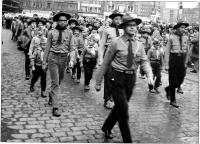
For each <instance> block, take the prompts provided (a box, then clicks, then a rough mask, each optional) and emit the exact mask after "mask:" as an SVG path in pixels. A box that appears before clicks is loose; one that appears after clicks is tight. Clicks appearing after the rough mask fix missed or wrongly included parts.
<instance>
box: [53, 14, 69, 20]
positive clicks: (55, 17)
mask: <svg viewBox="0 0 200 144" xmlns="http://www.w3.org/2000/svg"><path fill="white" fill-rule="evenodd" d="M60 16H65V17H66V18H67V19H70V18H71V15H70V14H67V13H58V14H56V15H55V16H54V17H53V21H58V19H59V17H60Z"/></svg>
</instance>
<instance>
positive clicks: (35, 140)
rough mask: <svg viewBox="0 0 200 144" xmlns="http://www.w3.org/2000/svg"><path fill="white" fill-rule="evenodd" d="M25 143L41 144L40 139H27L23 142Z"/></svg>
mask: <svg viewBox="0 0 200 144" xmlns="http://www.w3.org/2000/svg"><path fill="white" fill-rule="evenodd" d="M25 142H30V143H37V142H41V140H40V139H28V140H25Z"/></svg>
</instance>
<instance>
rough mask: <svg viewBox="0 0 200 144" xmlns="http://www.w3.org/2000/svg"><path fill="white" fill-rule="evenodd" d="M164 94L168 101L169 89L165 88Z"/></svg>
mask: <svg viewBox="0 0 200 144" xmlns="http://www.w3.org/2000/svg"><path fill="white" fill-rule="evenodd" d="M165 92H166V98H167V100H170V92H169V89H168V88H167V87H166V88H165Z"/></svg>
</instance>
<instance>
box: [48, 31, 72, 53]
mask: <svg viewBox="0 0 200 144" xmlns="http://www.w3.org/2000/svg"><path fill="white" fill-rule="evenodd" d="M58 37H59V31H58V30H56V29H54V30H52V31H50V32H49V34H48V40H49V41H50V42H51V46H50V51H51V52H55V53H68V52H70V51H71V50H72V49H74V37H73V34H72V32H71V31H70V30H68V29H66V30H64V31H63V32H62V40H61V44H58V43H57V41H58Z"/></svg>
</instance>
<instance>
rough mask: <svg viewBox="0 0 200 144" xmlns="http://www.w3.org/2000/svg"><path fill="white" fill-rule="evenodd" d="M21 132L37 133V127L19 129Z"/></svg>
mask: <svg viewBox="0 0 200 144" xmlns="http://www.w3.org/2000/svg"><path fill="white" fill-rule="evenodd" d="M19 133H22V134H23V133H24V134H27V133H36V129H24V130H19Z"/></svg>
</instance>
